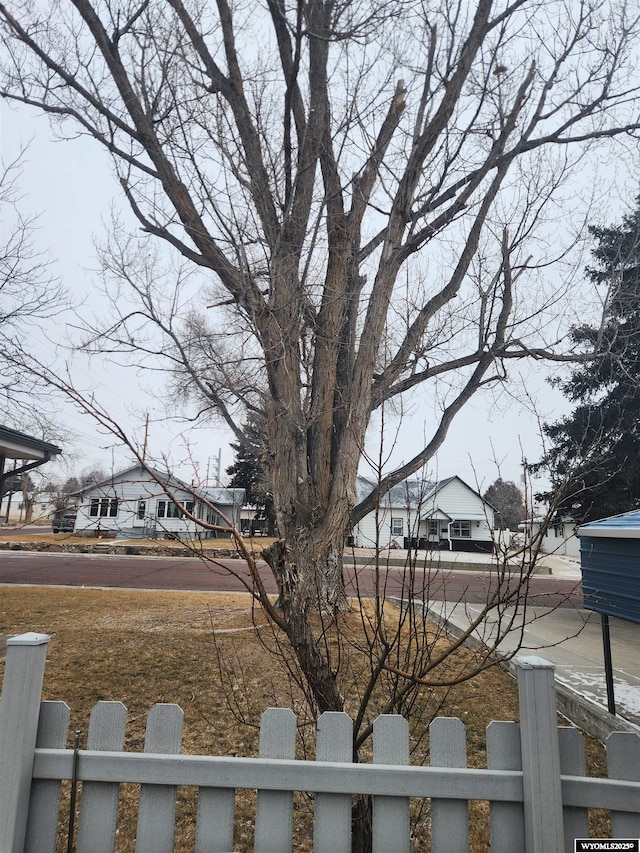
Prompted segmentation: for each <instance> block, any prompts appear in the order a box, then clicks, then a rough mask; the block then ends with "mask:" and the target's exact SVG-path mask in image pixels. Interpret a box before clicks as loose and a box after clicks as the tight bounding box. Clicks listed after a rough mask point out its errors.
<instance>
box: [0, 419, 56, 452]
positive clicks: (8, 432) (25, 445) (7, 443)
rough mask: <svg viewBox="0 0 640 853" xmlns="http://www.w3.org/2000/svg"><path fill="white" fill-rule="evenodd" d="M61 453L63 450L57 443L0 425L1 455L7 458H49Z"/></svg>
mask: <svg viewBox="0 0 640 853" xmlns="http://www.w3.org/2000/svg"><path fill="white" fill-rule="evenodd" d="M59 453H62V450H61V448H59V447H57V446H56V445H55V444H51V443H50V442H48V441H42V439H40V438H35V437H34V436H33V435H27V434H26V433H24V432H18V430H15V429H9V427H6V426H1V425H0V456H4V457H5V458H6V459H42V458H43V457H46V458H47V459H49V458H50V457H51V456H57V455H58V454H59Z"/></svg>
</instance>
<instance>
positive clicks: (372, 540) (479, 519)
mask: <svg viewBox="0 0 640 853" xmlns="http://www.w3.org/2000/svg"><path fill="white" fill-rule="evenodd" d="M388 501H389V498H388V497H387V498H386V503H385V502H384V501H383V506H382V507H381V508H380V510H379V512H378V535H377V536H376V516H375V513H374V512H371V513H369V514H368V515H366V516H365V517H364V518H363V519H362V520H361V521H360V522H359V523H358V524H357V525H356V527H355V529H354V530H353V537H354V544H355V545H356V546H357V547H360V548H373V547H376V546H377V547H380V548H385V547H387V546H388V545H389V543H390V542H391V540H392V539H395V540H396V542H397V544H398V545H399V546H400V547H401V548H402V547H403V545H404V539H405V538H409V537H410V538H417V539H422V538H423V537H426V536H427V531H428V518H429V517H430V516H431V515H433V516H434V517H436V518H439V519H442V520H441V522H440V525H441V538H442V539H446V538H448V530H449V525H448V522H447V520H446V517H447V516H448V518H449V519H451V520H452V523H453V522H455V521H469V533H470V536H469V537H468V538H467V541H470V542H485V543H487V542H491V541H492V530H493V524H494V517H493V516H494V513H493V510H492V509H491V507H490V506H489V505H488V504H487V503H486V502H485V501H483V500H482V498H481V497H480V495H478V494H477V493H476V492H474V491H473V489H471V488H469V487H468V486H467V485H466V484H465V483H463V482H462V481H461V480H460V479H458V478H457V477H453V478H451V479H450V480H448V481H444V483H443V485H442V487H441V488H440V489H439V490H438V491H437V492H435V493H434V494H432V495H431V494H430V496H429V498H428V499H427V500H425V501H424V502H423V504H422V505H421V506H419V507H412V508H409V507H407V506H406V502H405V505H398V506H389V503H388ZM392 518H402V519H403V533H402V535H401V536H392V533H391V520H392ZM420 519H421V520H420Z"/></svg>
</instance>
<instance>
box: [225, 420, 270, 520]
mask: <svg viewBox="0 0 640 853" xmlns="http://www.w3.org/2000/svg"><path fill="white" fill-rule="evenodd" d="M265 433H266V428H265V424H264V418H260V417H259V416H257V415H254V416H253V417H252V418H250V419H249V421H248V422H247V423H246V424H245V427H244V434H245V435H246V436H247V438H248V439H250V440H251V445H249V444H248V443H247V444H240V443H237V444H232V445H231V447H232V448H233V450H234V452H235V462H234V463H233V465H230V466H229V467H228V468H227V469H226V471H227V474H229V475H230V476H231V480H230V481H229V485H230V486H231V487H232V488H237V489H244V490H245V500H246V503H248V504H250V505H252V506H255V508H256V514H255V516H254V521H255V522H258V523H259V526H260V527H262V526H263V522H264V523H265V524H266V528H267V535H268V536H275V526H276V524H275V523H276V518H275V510H274V506H273V494H272V491H271V485H270V474H269V468H268V465H267V452H266V447H265V445H266V436H265Z"/></svg>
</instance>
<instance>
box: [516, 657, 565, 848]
mask: <svg viewBox="0 0 640 853" xmlns="http://www.w3.org/2000/svg"><path fill="white" fill-rule="evenodd" d="M519 667H520V668H519V670H518V687H519V689H518V703H519V708H520V744H521V754H522V772H523V783H524V831H525V842H526V849H527V851H528V853H563V851H564V831H563V828H562V791H561V787H560V748H559V746H558V725H557V721H556V695H555V691H554V689H553V688H554V683H553V679H554V670H553V666H552V665H551V664H549V663H547V662H546V661H543V660H542V659H541V658H538V657H529V658H520V660H519ZM527 675H528V676H530V677H527Z"/></svg>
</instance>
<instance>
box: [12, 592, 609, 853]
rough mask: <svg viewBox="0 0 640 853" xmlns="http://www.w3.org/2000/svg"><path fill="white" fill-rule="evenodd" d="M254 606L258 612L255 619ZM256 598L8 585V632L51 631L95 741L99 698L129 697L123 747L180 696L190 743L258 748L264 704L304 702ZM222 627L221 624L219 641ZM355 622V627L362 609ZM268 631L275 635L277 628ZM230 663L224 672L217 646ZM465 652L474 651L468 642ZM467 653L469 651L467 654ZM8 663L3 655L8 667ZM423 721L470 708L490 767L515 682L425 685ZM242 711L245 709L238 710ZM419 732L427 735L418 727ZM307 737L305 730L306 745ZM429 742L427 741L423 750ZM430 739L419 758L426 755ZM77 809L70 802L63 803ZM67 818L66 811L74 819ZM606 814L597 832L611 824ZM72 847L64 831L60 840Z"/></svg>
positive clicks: (306, 828)
mask: <svg viewBox="0 0 640 853" xmlns="http://www.w3.org/2000/svg"><path fill="white" fill-rule="evenodd" d="M254 616H255V620H254ZM255 623H258V624H264V619H262V618H261V616H260V614H254V613H253V612H252V607H251V600H250V598H249V596H247V595H243V594H231V593H229V594H224V593H184V592H146V591H131V590H89V589H69V588H65V589H45V588H25V587H9V586H5V587H0V632H2V631H4V632H6V633H10V634H16V633H22V632H24V631H37V632H42V633H46V634H50V635H51V643H50V646H49V652H48V661H47V668H46V673H45V684H44V698H46V699H61V700H64V701H66V702H67V704H68V705H69V706H70V708H71V726H70V731H71V732H73V731H74V730H76V729H79V730H80V731H81V732H82V733H83V735H82V742H83V743H84V742H85V739H86V731H87V726H88V718H89V712H90V710H91V708H92V706H93V705H94V704H95V703H96V702H98V701H100V700H103V699H105V700H120V701H122V702H123V703H124V704H125V705H126V707H127V708H128V729H127V739H126V746H125V748H126V749H128V750H141V749H142V748H143V743H144V727H145V717H146V714H147V712H148V710H149V708H150V707H151V706H152V705H153V703H154V702H175V703H177V704H178V705H180V706H181V707H182V708H183V710H184V713H185V724H184V739H183V747H182V751H183V752H184V753H196V754H207V753H208V754H220V755H228V754H238V755H247V756H250V755H256V754H257V741H258V728H257V726H258V723H259V716H260V713H261V712H262V711H263V710H264V709H265V708H267V707H269V706H273V705H277V704H280V705H288V704H289V703H290V702H291V700H292V698H293V700H294V701H295V699H296V695H298V698H299V694H296V691H295V688H292V686H291V682H290V680H289V679H287V678H286V676H285V675H284V674H283V672H282V671H281V670H280V669H279V667H278V666H277V664H276V663H275V662H274V659H273V656H272V655H271V654H270V653H269V651H268V650H267V649H266V648H265V644H264V643H263V642H261V641H260V639H259V636H258V633H257V631H256V628H255ZM212 628H214V629H215V630H216V632H217V638H218V639H217V642H215V643H214V641H213V634H212ZM345 630H346V631H348V632H349V631H350V632H353V633H354V636H355V635H357V632H358V631H359V630H360V622H359V620H358V618H357V615H356V613H355V612H354V613H353V614H351V615H350V616H347V617H346V622H345ZM260 636H262V637H263V638H264V639H266V640H267V645H268V644H270V643H272V642H273V635H272V634H271V632H270V631H269V630H268V629H265V628H263V629H261V632H260ZM218 652H219V653H220V654H221V655H222V656H223V659H224V661H226V663H227V664H228V667H229V668H228V669H226V670H225V669H224V668H223V670H222V671H223V672H224V676H223V677H222V678H221V669H220V667H219V660H220V658H219V654H218ZM460 655H461V656H462V657H463V658H464V656H472V653H471V652H469V651H467V650H462V651H461V652H460ZM462 662H463V663H464V661H462ZM3 666H4V663H3V662H0V677H1V673H2V669H3ZM421 701H423V703H424V704H425V706H428V707H425V708H423V710H424V712H425V714H424V717H423V719H428V717H429V716H431V715H432V713H433V711H431V710H430V708H433V710H435V707H436V706H438V707H439V710H438V713H440V714H443V715H447V716H458V717H460V718H461V719H462V720H463V721H464V723H465V725H466V727H467V738H468V750H469V763H470V765H472V766H483V765H485V756H484V746H485V729H486V726H487V725H488V724H489V722H490V721H491V720H493V719H505V720H517V718H518V702H517V692H516V687H515V683H514V682H513V680H512V679H511V677H510V676H508V675H507V674H506V673H504V672H503V671H502V670H500V669H499V668H497V667H494V668H492V669H490V670H488V671H487V672H485V673H484V674H483V675H481V676H480V677H478V678H476V679H474V680H473V681H470V682H468V683H466V684H462V685H460V686H458V687H456V688H454V689H452V690H450V691H440V692H437V691H436V692H430V693H425V695H424V697H423V698H422V699H421ZM240 717H242V719H240ZM412 734H413V741H414V743H415V742H416V741H420V740H421V739H420V732H418V731H416V730H415V729H414V731H413V733H412ZM307 740H308V739H307V738H304V739H301V744H304V743H306V741H307ZM421 750H422V751H421ZM426 752H427V746H426V744H424V745H423V744H422V743H420V748H419V749H417V751H416V756H415V757H414V759H413V760H414V761H416V760H417V761H419V760H422V759H423V758H424V756H425V755H426ZM588 755H589V772H590V773H591V774H592V775H605V773H604V752H603V749H602V748H601V746H600V745H599V744H598V743H597V742H595V741H593V740H589V742H588ZM123 787H126V790H125V791H124V792H123V796H122V798H121V807H120V813H119V832H118V847H117V849H118V851H123V853H125V851H126V852H127V853H128V851H132V850H133V837H134V835H135V808H136V802H137V790H136V788H135V786H123ZM298 804H299V806H300V808H299V809H298V813H299V816H298V818H297V823H296V844H295V849H296V850H297V851H306V850H310V849H311V843H310V837H311V816H310V815H311V807H310V802H309V801H308V800H307V799H306V798H305V797H304V796H302V795H301V796H300V797H299V798H298ZM65 808H66V809H68V805H67V803H66V800H63V803H62V806H61V812H62V813H63V815H64V810H65ZM486 814H487V806H486V804H482V803H478V804H472V805H471V806H470V817H471V820H470V822H471V825H472V831H471V849H472V851H474V853H484V851H486V850H488V849H489V847H488V836H487V828H486ZM194 817H195V793H194V792H193V791H191V790H185V791H181V792H180V796H179V805H178V828H177V838H176V851H178V852H179V853H183V851H188V850H192V849H193V837H194ZM428 817H429V815H428V808H422V809H421V810H420V808H419V804H416V830H415V832H416V836H417V845H416V848H415V849H416V850H419V851H426V850H427V849H428V844H427V841H426V837H427V829H428ZM66 819H67V818H66V817H64V820H65V821H66ZM252 819H253V795H252V794H251V793H250V792H247V793H244V792H243V793H238V795H237V801H236V839H235V849H237V850H239V851H243V853H244V851H250V850H251V845H252ZM606 831H607V827H606V822H604V817H603V816H602V814H601V813H597V814H595V817H594V823H593V827H592V834H595V835H598V834H600V835H602V834H606ZM65 849H66V835H65V833H64V832H63V831H61V836H60V845H59V850H60V851H63V850H65Z"/></svg>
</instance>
